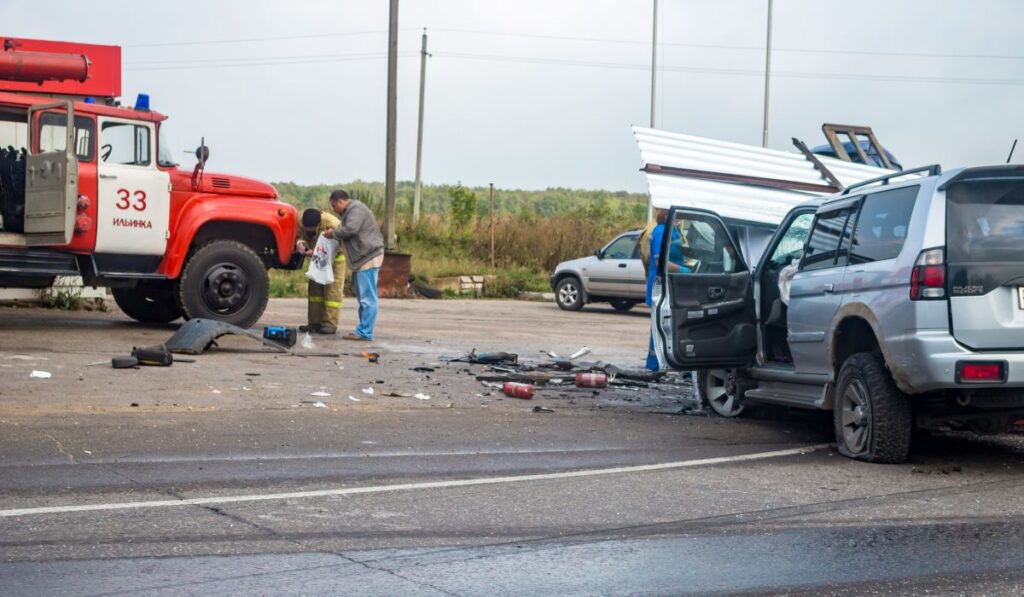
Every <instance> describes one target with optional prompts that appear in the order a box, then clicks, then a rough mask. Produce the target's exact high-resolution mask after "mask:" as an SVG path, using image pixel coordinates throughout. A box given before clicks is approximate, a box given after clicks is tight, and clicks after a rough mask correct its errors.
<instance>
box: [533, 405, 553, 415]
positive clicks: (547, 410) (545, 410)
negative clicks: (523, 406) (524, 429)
mask: <svg viewBox="0 0 1024 597" xmlns="http://www.w3.org/2000/svg"><path fill="white" fill-rule="evenodd" d="M533 412H535V413H553V412H555V409H553V408H548V407H546V406H535V407H533Z"/></svg>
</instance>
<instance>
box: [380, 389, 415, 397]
mask: <svg viewBox="0 0 1024 597" xmlns="http://www.w3.org/2000/svg"><path fill="white" fill-rule="evenodd" d="M384 395H385V396H391V397H392V398H412V394H408V393H406V392H396V391H394V390H392V391H390V392H388V393H387V394H384Z"/></svg>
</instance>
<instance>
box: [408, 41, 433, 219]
mask: <svg viewBox="0 0 1024 597" xmlns="http://www.w3.org/2000/svg"><path fill="white" fill-rule="evenodd" d="M429 55H430V54H427V30H426V28H424V29H423V45H422V47H421V48H420V120H419V125H417V127H416V189H415V191H413V196H412V223H413V224H414V225H415V224H418V223H419V221H420V186H421V183H422V181H421V180H420V164H421V163H422V162H423V91H424V89H425V88H426V86H427V56H429Z"/></svg>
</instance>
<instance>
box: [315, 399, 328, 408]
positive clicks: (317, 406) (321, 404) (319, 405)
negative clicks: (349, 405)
mask: <svg viewBox="0 0 1024 597" xmlns="http://www.w3.org/2000/svg"><path fill="white" fill-rule="evenodd" d="M313 407H314V408H327V405H326V404H324V403H323V402H320V401H319V400H317V401H316V402H314V403H313Z"/></svg>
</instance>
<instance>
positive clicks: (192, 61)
mask: <svg viewBox="0 0 1024 597" xmlns="http://www.w3.org/2000/svg"><path fill="white" fill-rule="evenodd" d="M382 54H383V52H362V53H355V54H298V55H291V56H248V57H240V58H197V59H186V58H181V59H173V60H138V61H131V62H125V63H124V64H125V66H142V65H147V66H161V65H167V64H173V65H186V64H206V63H212V62H218V63H220V62H223V63H232V62H252V61H261V62H263V61H273V60H305V59H317V58H347V57H352V58H361V57H376V56H379V55H382Z"/></svg>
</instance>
